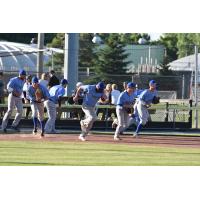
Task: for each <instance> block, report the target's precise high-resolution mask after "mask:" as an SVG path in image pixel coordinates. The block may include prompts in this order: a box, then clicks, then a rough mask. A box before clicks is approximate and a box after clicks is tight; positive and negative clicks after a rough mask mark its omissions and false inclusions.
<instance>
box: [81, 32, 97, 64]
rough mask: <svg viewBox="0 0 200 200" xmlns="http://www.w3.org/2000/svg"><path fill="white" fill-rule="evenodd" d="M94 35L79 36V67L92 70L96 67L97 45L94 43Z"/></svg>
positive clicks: (84, 34) (82, 34)
mask: <svg viewBox="0 0 200 200" xmlns="http://www.w3.org/2000/svg"><path fill="white" fill-rule="evenodd" d="M92 38H93V34H91V33H80V35H79V67H80V68H91V67H93V66H94V59H96V56H95V55H96V54H95V52H94V47H95V44H94V43H92Z"/></svg>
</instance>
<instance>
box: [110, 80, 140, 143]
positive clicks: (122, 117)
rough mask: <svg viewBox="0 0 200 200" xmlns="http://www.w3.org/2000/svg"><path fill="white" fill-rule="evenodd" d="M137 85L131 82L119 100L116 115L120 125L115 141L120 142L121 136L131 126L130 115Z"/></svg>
mask: <svg viewBox="0 0 200 200" xmlns="http://www.w3.org/2000/svg"><path fill="white" fill-rule="evenodd" d="M134 91H135V83H133V82H129V83H128V84H127V86H126V90H125V91H124V92H122V93H121V94H120V96H119V98H118V101H117V106H116V113H117V119H118V125H117V128H116V131H115V134H114V140H120V139H121V138H120V137H119V134H120V133H121V132H123V131H124V130H125V129H127V128H128V126H129V113H130V110H131V108H132V107H133V104H134V102H135V97H136V95H135V93H134Z"/></svg>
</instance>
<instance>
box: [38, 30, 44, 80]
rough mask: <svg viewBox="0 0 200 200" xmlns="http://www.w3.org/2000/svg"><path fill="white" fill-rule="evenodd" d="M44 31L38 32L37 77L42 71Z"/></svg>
mask: <svg viewBox="0 0 200 200" xmlns="http://www.w3.org/2000/svg"><path fill="white" fill-rule="evenodd" d="M43 49H44V33H38V50H39V51H38V55H37V77H38V78H40V76H41V74H42V73H43Z"/></svg>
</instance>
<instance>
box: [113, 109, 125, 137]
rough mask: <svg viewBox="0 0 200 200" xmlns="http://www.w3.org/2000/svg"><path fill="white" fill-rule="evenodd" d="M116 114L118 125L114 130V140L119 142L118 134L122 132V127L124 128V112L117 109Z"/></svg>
mask: <svg viewBox="0 0 200 200" xmlns="http://www.w3.org/2000/svg"><path fill="white" fill-rule="evenodd" d="M116 114H117V119H118V125H117V128H116V130H115V134H114V140H119V139H120V138H119V134H120V133H121V132H122V131H123V126H124V110H123V109H120V108H118V107H117V108H116Z"/></svg>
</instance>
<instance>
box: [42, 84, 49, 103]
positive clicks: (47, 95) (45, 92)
mask: <svg viewBox="0 0 200 200" xmlns="http://www.w3.org/2000/svg"><path fill="white" fill-rule="evenodd" d="M42 92H43V96H44V101H46V100H48V99H49V97H50V94H49V91H48V90H47V88H46V87H43V88H42Z"/></svg>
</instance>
